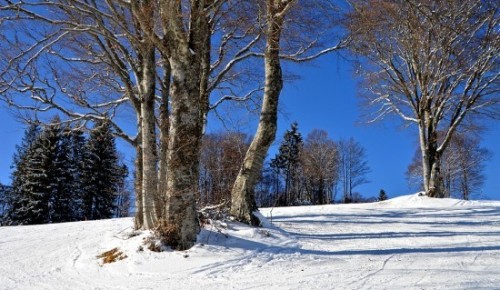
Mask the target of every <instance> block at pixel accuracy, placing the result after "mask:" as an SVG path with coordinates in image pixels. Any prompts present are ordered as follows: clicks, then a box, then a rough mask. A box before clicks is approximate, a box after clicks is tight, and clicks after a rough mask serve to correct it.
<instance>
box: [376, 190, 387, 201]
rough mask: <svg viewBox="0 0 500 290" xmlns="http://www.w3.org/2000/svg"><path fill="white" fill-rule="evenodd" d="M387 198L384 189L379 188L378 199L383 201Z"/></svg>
mask: <svg viewBox="0 0 500 290" xmlns="http://www.w3.org/2000/svg"><path fill="white" fill-rule="evenodd" d="M387 199H388V197H387V194H386V193H385V190H383V189H381V190H380V193H379V195H378V201H384V200H387Z"/></svg>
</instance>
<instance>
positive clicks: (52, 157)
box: [10, 129, 58, 224]
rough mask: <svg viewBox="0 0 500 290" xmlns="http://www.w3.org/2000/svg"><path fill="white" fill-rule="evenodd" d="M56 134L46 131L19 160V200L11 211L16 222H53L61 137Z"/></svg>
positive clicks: (15, 185) (15, 180)
mask: <svg viewBox="0 0 500 290" xmlns="http://www.w3.org/2000/svg"><path fill="white" fill-rule="evenodd" d="M53 133H54V131H53V130H52V129H46V130H43V131H42V133H41V134H40V135H39V137H38V138H37V139H35V140H34V141H33V142H32V144H31V146H29V147H28V150H27V151H26V153H25V154H24V155H23V156H21V157H20V159H19V162H18V164H17V165H18V166H17V168H16V171H15V172H14V174H13V177H14V178H13V191H14V192H15V194H14V195H15V197H16V199H15V200H14V201H13V204H12V208H11V209H10V211H11V214H10V218H11V220H12V222H14V223H18V224H41V223H48V222H49V221H51V218H50V211H51V208H52V205H51V204H50V202H51V194H52V192H53V189H54V182H53V180H52V179H51V177H52V176H53V175H52V174H53V166H54V165H53V164H54V163H55V161H56V149H57V138H58V136H57V135H56V134H53Z"/></svg>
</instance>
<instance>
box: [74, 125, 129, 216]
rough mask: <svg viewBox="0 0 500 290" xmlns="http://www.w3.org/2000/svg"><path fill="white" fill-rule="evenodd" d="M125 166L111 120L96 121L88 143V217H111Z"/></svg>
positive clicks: (84, 203) (84, 204) (85, 188)
mask: <svg viewBox="0 0 500 290" xmlns="http://www.w3.org/2000/svg"><path fill="white" fill-rule="evenodd" d="M122 172H123V170H122V169H121V168H120V165H119V163H118V155H117V151H116V146H115V139H114V137H113V135H112V131H111V128H110V125H109V123H107V122H98V123H96V124H95V127H94V128H93V130H92V132H91V133H90V137H89V139H88V141H87V143H86V145H85V152H84V166H83V172H82V176H81V180H82V190H83V192H82V213H83V218H84V219H89V220H91V219H92V220H93V219H104V218H111V217H112V216H113V210H114V200H115V193H116V192H117V189H118V183H119V181H120V177H121V176H123V173H122Z"/></svg>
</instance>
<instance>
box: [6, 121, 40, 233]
mask: <svg viewBox="0 0 500 290" xmlns="http://www.w3.org/2000/svg"><path fill="white" fill-rule="evenodd" d="M40 131H41V128H40V125H39V123H38V122H34V123H32V124H30V125H29V126H28V128H27V129H26V131H25V132H24V136H23V138H22V140H21V144H20V145H16V152H15V153H14V156H13V162H12V168H13V169H14V172H13V173H12V189H11V190H10V191H9V192H8V193H7V194H6V196H5V203H6V204H7V206H6V208H7V212H6V213H5V215H6V217H5V219H6V222H9V223H19V221H20V219H21V217H20V216H19V214H20V213H18V210H19V209H20V208H21V207H22V202H21V200H22V193H21V181H22V180H23V179H24V177H25V176H26V168H27V167H26V164H25V162H24V160H26V157H27V156H26V155H27V154H28V151H30V149H31V147H32V146H33V144H34V142H35V140H36V139H38V138H39V135H40Z"/></svg>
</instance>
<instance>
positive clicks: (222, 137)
mask: <svg viewBox="0 0 500 290" xmlns="http://www.w3.org/2000/svg"><path fill="white" fill-rule="evenodd" d="M249 139H250V138H249V137H248V136H247V135H246V134H242V133H232V132H227V133H220V134H208V135H206V136H205V137H204V140H203V146H202V154H201V161H200V164H201V168H200V193H199V194H200V197H199V200H200V203H201V204H205V205H207V204H221V203H224V202H227V203H228V202H229V201H230V199H231V195H230V191H231V187H232V185H233V183H234V180H235V179H236V176H237V174H238V170H239V166H238V164H240V163H241V162H242V160H243V158H244V154H245V152H246V150H247V149H248V147H249V145H250V144H249ZM266 159H267V161H266V163H265V164H264V166H263V168H262V170H261V172H260V176H259V177H258V180H257V183H256V188H255V200H256V204H257V205H258V206H259V207H261V206H262V207H270V206H289V205H304V204H327V203H334V202H336V198H337V194H338V193H339V192H340V193H341V196H340V202H344V203H349V202H359V201H361V199H362V197H361V195H360V194H359V193H358V192H356V191H355V189H356V188H357V187H358V186H359V185H361V184H364V183H366V182H368V180H367V178H366V176H367V174H368V173H369V170H370V169H369V166H368V164H367V161H366V153H365V149H364V148H363V147H362V146H361V144H360V143H359V142H357V141H355V140H354V139H353V138H349V139H347V140H340V141H334V140H333V139H331V138H330V137H329V136H328V133H327V132H326V131H324V130H319V129H314V130H312V131H311V132H310V133H309V134H308V135H307V138H306V139H305V140H303V138H302V134H301V133H300V132H299V129H298V124H297V123H292V125H291V128H290V129H288V130H286V132H285V134H284V136H283V139H282V141H281V142H280V145H279V149H278V152H277V153H276V154H275V156H274V157H273V158H266Z"/></svg>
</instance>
